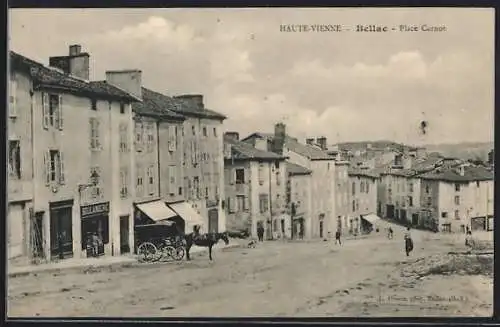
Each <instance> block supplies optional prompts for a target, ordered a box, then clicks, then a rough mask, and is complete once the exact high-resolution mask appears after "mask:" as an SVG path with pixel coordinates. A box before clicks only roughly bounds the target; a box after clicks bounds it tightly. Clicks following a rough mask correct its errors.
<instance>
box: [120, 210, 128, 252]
mask: <svg viewBox="0 0 500 327" xmlns="http://www.w3.org/2000/svg"><path fill="white" fill-rule="evenodd" d="M129 232H130V228H129V216H128V215H127V216H121V217H120V253H121V254H124V253H130V244H129V241H128V236H129Z"/></svg>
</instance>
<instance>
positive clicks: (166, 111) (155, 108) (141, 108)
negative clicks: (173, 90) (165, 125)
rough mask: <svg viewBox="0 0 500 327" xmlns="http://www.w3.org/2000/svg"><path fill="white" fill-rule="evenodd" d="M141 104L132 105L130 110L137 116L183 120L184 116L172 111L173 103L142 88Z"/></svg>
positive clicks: (156, 93)
mask: <svg viewBox="0 0 500 327" xmlns="http://www.w3.org/2000/svg"><path fill="white" fill-rule="evenodd" d="M142 101H143V102H142V103H141V102H137V103H134V104H133V105H132V109H133V110H134V112H136V113H137V114H139V115H144V116H152V117H155V118H160V119H174V120H184V119H185V118H184V116H182V115H180V114H178V113H176V112H174V111H173V108H174V107H175V101H174V100H173V99H172V98H171V97H169V96H166V95H163V94H161V93H158V92H155V91H152V90H150V89H147V88H145V87H143V88H142Z"/></svg>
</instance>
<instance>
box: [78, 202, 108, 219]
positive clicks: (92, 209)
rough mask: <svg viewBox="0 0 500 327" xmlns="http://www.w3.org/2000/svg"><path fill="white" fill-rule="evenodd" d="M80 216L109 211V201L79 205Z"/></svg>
mask: <svg viewBox="0 0 500 327" xmlns="http://www.w3.org/2000/svg"><path fill="white" fill-rule="evenodd" d="M80 211H81V216H82V217H84V216H92V215H98V214H107V213H108V212H109V202H103V203H95V204H90V205H87V206H81V207H80Z"/></svg>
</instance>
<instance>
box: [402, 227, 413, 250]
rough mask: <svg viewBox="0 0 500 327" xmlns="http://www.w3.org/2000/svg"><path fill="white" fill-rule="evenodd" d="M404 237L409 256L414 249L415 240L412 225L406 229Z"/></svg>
mask: <svg viewBox="0 0 500 327" xmlns="http://www.w3.org/2000/svg"><path fill="white" fill-rule="evenodd" d="M404 238H405V251H406V256H409V255H410V252H411V251H413V240H412V239H411V234H410V227H408V229H407V230H406V233H405V237H404Z"/></svg>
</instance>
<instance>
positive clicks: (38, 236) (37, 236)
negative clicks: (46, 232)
mask: <svg viewBox="0 0 500 327" xmlns="http://www.w3.org/2000/svg"><path fill="white" fill-rule="evenodd" d="M43 214H44V213H43V212H37V213H35V215H34V217H33V218H32V220H31V229H30V232H31V255H32V256H33V258H43V257H44V253H43Z"/></svg>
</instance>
